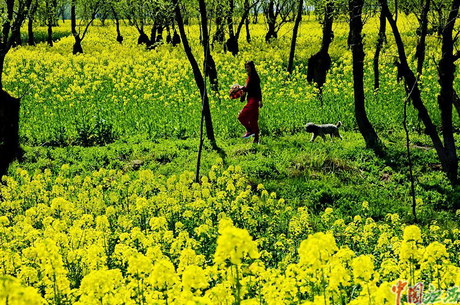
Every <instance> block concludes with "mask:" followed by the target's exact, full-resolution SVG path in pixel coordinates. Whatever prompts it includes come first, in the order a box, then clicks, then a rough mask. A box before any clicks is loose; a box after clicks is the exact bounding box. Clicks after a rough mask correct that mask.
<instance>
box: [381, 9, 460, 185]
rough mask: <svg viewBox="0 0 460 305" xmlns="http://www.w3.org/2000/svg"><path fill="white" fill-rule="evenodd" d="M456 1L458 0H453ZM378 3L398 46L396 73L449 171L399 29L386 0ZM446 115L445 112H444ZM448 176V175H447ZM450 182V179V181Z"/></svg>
mask: <svg viewBox="0 0 460 305" xmlns="http://www.w3.org/2000/svg"><path fill="white" fill-rule="evenodd" d="M455 1H458V0H455ZM380 4H381V5H382V12H383V13H384V14H385V16H386V18H387V20H388V23H389V24H390V26H391V28H392V30H393V35H394V37H395V41H396V45H397V48H398V54H399V60H400V63H398V64H397V66H398V69H399V72H398V74H399V75H401V76H402V77H404V79H405V81H406V86H405V87H406V93H407V95H408V96H410V97H411V100H412V103H413V105H414V107H415V109H417V111H418V115H419V118H420V119H421V120H422V121H423V124H424V125H425V127H426V133H427V134H428V135H429V136H430V138H431V141H432V142H433V146H434V148H435V150H436V153H437V154H438V158H439V161H440V162H441V165H442V168H443V170H444V172H445V173H448V172H449V166H450V164H449V161H448V157H447V154H446V152H445V149H444V146H443V143H442V141H441V139H440V137H439V135H438V133H437V130H436V126H435V125H434V124H433V122H432V120H431V117H430V115H429V114H428V110H427V109H426V107H425V105H424V104H423V101H422V98H421V95H420V88H419V86H418V83H417V78H416V77H415V75H414V72H412V70H411V69H410V68H409V65H408V63H407V57H406V53H405V49H404V44H403V42H402V39H401V34H400V33H399V29H398V27H397V25H396V22H395V20H394V19H393V17H392V16H391V13H390V10H389V9H388V5H387V3H386V0H380ZM444 115H446V114H444ZM449 178H450V177H449ZM451 182H452V181H451Z"/></svg>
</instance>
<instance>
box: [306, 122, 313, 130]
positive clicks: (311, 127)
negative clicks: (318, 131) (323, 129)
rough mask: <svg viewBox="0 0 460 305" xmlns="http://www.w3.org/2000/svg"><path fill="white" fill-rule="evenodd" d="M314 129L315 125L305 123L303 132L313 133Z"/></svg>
mask: <svg viewBox="0 0 460 305" xmlns="http://www.w3.org/2000/svg"><path fill="white" fill-rule="evenodd" d="M314 128H315V124H313V123H311V122H310V123H307V125H305V131H306V132H314Z"/></svg>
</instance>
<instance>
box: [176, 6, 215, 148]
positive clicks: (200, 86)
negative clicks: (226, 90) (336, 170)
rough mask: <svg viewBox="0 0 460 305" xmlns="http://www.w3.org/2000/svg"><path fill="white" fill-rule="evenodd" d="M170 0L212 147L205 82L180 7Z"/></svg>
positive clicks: (212, 130) (212, 138)
mask: <svg viewBox="0 0 460 305" xmlns="http://www.w3.org/2000/svg"><path fill="white" fill-rule="evenodd" d="M172 1H173V5H174V12H175V16H176V21H177V26H178V28H179V33H180V36H181V40H182V44H183V46H184V50H185V54H186V55H187V58H188V60H189V62H190V65H191V66H192V71H193V76H194V78H195V82H196V85H197V87H198V90H200V94H201V98H202V112H203V116H204V119H205V126H206V136H207V138H208V139H209V141H210V142H211V144H212V145H213V147H217V146H216V139H215V136H214V128H213V125H212V119H211V110H210V107H209V98H208V95H207V93H206V90H204V86H205V82H204V78H203V74H201V71H200V68H199V66H198V63H197V61H196V59H195V56H194V55H193V53H192V49H191V47H190V44H189V42H188V39H187V35H186V33H185V27H184V21H183V19H182V14H181V9H180V6H179V3H178V0H172ZM200 1H203V0H200ZM208 43H209V42H208Z"/></svg>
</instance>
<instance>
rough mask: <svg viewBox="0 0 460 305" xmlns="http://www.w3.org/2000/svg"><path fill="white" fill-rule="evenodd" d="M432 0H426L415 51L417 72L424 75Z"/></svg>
mask: <svg viewBox="0 0 460 305" xmlns="http://www.w3.org/2000/svg"><path fill="white" fill-rule="evenodd" d="M430 3H431V0H426V2H425V6H424V7H423V11H422V16H421V20H420V21H421V24H420V27H421V29H420V40H419V42H418V44H417V51H416V52H415V58H417V73H418V75H422V72H423V63H424V61H425V41H426V35H427V33H428V13H429V11H430Z"/></svg>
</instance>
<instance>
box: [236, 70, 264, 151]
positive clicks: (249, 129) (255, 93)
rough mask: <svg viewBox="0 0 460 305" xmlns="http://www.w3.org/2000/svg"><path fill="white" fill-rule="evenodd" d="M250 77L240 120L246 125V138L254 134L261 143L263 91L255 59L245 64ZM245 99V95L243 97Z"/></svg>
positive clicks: (255, 140)
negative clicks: (260, 115)
mask: <svg viewBox="0 0 460 305" xmlns="http://www.w3.org/2000/svg"><path fill="white" fill-rule="evenodd" d="M244 67H245V69H246V73H247V74H248V79H247V80H246V85H245V86H244V87H243V91H244V92H246V95H247V97H248V98H247V100H248V102H247V104H246V106H244V108H243V110H241V111H240V113H239V115H238V120H239V121H240V122H241V124H243V126H244V127H246V133H245V134H244V135H243V138H244V139H247V138H250V137H252V136H254V143H259V124H258V121H259V108H262V106H263V104H262V91H261V89H260V78H259V74H257V71H256V67H255V65H254V62H253V61H248V62H246V64H245V65H244ZM241 101H244V96H242V97H241Z"/></svg>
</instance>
